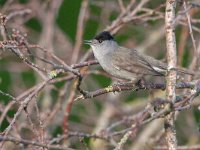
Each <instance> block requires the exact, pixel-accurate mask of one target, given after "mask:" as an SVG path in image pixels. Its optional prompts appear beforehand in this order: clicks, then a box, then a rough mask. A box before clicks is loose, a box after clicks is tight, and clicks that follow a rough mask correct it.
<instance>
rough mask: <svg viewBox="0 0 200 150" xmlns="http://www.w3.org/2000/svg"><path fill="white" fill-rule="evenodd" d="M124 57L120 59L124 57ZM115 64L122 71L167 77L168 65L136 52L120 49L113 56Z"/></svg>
mask: <svg viewBox="0 0 200 150" xmlns="http://www.w3.org/2000/svg"><path fill="white" fill-rule="evenodd" d="M122 55H123V57H120V56H122ZM113 64H115V66H116V67H117V68H119V69H121V70H126V71H128V72H132V73H136V74H142V75H165V73H166V65H165V64H164V63H162V62H160V61H158V60H156V59H154V58H152V57H150V56H145V55H142V54H140V53H138V52H137V51H136V50H131V49H127V48H122V47H120V48H119V49H118V50H116V51H115V53H114V54H113Z"/></svg>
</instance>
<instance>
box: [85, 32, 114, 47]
mask: <svg viewBox="0 0 200 150" xmlns="http://www.w3.org/2000/svg"><path fill="white" fill-rule="evenodd" d="M106 40H114V38H113V36H112V35H111V34H110V32H108V31H103V32H101V33H99V34H98V35H96V36H95V37H94V39H93V40H85V44H89V45H95V44H100V43H102V42H103V41H106Z"/></svg>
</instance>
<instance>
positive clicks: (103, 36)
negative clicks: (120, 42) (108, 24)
mask: <svg viewBox="0 0 200 150" xmlns="http://www.w3.org/2000/svg"><path fill="white" fill-rule="evenodd" d="M94 39H96V40H98V41H99V40H100V41H105V40H114V38H113V36H112V35H111V34H110V32H108V31H103V32H101V33H99V34H98V35H97V36H95V38H94Z"/></svg>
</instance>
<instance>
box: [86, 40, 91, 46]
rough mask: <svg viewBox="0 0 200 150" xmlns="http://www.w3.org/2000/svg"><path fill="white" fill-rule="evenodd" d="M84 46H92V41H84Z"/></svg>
mask: <svg viewBox="0 0 200 150" xmlns="http://www.w3.org/2000/svg"><path fill="white" fill-rule="evenodd" d="M84 44H88V45H91V44H92V40H84Z"/></svg>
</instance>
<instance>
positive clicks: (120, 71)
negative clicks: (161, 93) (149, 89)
mask: <svg viewBox="0 0 200 150" xmlns="http://www.w3.org/2000/svg"><path fill="white" fill-rule="evenodd" d="M85 43H86V44H89V45H90V46H91V47H92V50H93V53H94V56H95V57H96V59H97V60H98V62H99V64H100V65H101V66H102V68H103V69H104V70H105V71H106V72H108V73H109V74H111V75H113V76H115V77H117V78H120V79H126V80H130V81H132V82H134V83H136V82H137V81H138V80H140V79H141V78H143V77H145V76H147V75H153V76H165V75H166V74H167V64H166V63H163V62H161V61H159V60H156V59H155V58H153V57H150V56H147V55H145V54H142V53H140V52H138V51H137V50H135V49H128V48H125V47H121V46H119V45H118V43H117V42H116V41H115V40H114V38H113V36H112V35H111V34H110V33H109V32H107V31H104V32H101V33H100V34H98V35H97V36H95V37H94V39H92V40H86V41H85ZM175 70H176V71H177V72H180V73H184V74H190V75H194V73H192V72H190V71H188V70H186V69H182V68H175Z"/></svg>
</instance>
